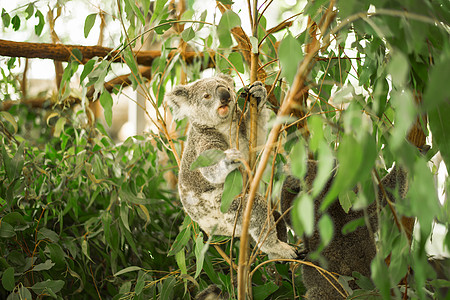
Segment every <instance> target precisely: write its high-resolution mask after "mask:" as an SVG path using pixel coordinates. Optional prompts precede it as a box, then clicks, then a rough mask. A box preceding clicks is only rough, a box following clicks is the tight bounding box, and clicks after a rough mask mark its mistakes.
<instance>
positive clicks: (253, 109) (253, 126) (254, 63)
mask: <svg viewBox="0 0 450 300" xmlns="http://www.w3.org/2000/svg"><path fill="white" fill-rule="evenodd" d="M257 2H258V1H257V0H254V1H253V18H252V19H253V20H254V21H253V24H252V35H253V37H254V38H256V39H257V38H258V24H257V20H258V10H257ZM258 58H259V49H253V48H252V54H251V60H250V83H254V82H255V81H256V80H257V77H258ZM249 113H250V139H249V159H248V160H249V162H248V163H249V165H250V168H251V169H252V170H253V168H254V167H255V162H256V149H255V148H256V146H257V141H258V136H257V132H258V125H257V121H258V120H257V118H258V102H257V101H256V99H255V98H254V97H252V96H250V106H249Z"/></svg>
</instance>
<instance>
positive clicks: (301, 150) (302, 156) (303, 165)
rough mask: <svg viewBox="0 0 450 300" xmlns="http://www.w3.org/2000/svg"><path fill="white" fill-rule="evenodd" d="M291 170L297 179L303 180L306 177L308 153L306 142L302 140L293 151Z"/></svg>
mask: <svg viewBox="0 0 450 300" xmlns="http://www.w3.org/2000/svg"><path fill="white" fill-rule="evenodd" d="M290 157H291V170H292V174H293V175H295V177H297V178H303V177H304V176H305V175H306V170H307V160H308V153H307V150H306V145H305V140H304V139H300V140H299V141H298V142H297V143H296V144H295V145H294V147H292V150H291V155H290Z"/></svg>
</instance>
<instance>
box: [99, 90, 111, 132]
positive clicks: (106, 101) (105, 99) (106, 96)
mask: <svg viewBox="0 0 450 300" xmlns="http://www.w3.org/2000/svg"><path fill="white" fill-rule="evenodd" d="M99 101H100V104H101V105H102V107H103V109H104V114H105V121H106V124H108V126H109V127H111V125H112V106H113V99H112V97H111V94H110V93H109V92H108V91H106V90H104V91H103V93H102V94H101V95H100V98H99Z"/></svg>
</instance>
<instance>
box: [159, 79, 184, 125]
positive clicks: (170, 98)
mask: <svg viewBox="0 0 450 300" xmlns="http://www.w3.org/2000/svg"><path fill="white" fill-rule="evenodd" d="M188 99H189V91H188V88H187V87H186V86H184V85H180V86H176V87H175V88H174V89H173V90H172V91H171V92H169V93H167V94H166V95H165V96H164V101H165V102H166V103H167V104H168V105H169V106H170V107H171V108H172V111H173V117H174V118H175V119H176V120H181V119H183V118H184V117H187V116H188V114H187V113H188V111H189V110H188V107H189V102H188Z"/></svg>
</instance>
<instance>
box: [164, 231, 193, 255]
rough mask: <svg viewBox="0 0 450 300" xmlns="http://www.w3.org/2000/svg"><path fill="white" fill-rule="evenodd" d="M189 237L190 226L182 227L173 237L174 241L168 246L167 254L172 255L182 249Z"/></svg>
mask: <svg viewBox="0 0 450 300" xmlns="http://www.w3.org/2000/svg"><path fill="white" fill-rule="evenodd" d="M190 237H191V227H190V226H188V227H186V228H183V229H182V230H181V231H180V233H179V234H178V235H177V237H176V238H175V241H174V242H173V244H172V247H171V248H170V250H169V253H168V254H167V256H172V255H174V254H177V253H178V252H180V251H181V250H182V249H183V247H184V246H186V245H187V243H188V242H189V239H190Z"/></svg>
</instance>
